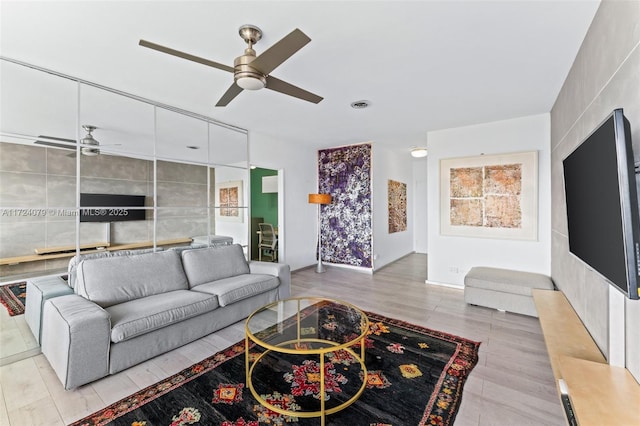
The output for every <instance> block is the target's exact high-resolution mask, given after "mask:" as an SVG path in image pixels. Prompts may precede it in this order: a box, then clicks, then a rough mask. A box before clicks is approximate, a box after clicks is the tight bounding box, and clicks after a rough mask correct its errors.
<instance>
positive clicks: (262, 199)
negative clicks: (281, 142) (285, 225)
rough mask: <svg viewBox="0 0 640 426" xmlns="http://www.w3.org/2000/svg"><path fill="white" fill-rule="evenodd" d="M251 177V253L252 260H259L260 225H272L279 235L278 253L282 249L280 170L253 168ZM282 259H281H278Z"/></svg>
mask: <svg viewBox="0 0 640 426" xmlns="http://www.w3.org/2000/svg"><path fill="white" fill-rule="evenodd" d="M250 177H251V229H250V244H251V249H250V251H249V254H250V259H251V260H258V259H259V250H258V242H259V241H260V235H259V232H258V231H259V229H258V224H259V223H270V224H272V225H273V228H274V230H275V231H276V235H278V251H279V252H280V253H282V250H281V247H280V231H281V226H279V225H280V223H279V217H280V208H279V206H280V203H281V196H280V188H281V183H280V177H279V173H278V170H273V169H265V168H261V167H255V168H252V169H251V171H250ZM278 258H280V257H278Z"/></svg>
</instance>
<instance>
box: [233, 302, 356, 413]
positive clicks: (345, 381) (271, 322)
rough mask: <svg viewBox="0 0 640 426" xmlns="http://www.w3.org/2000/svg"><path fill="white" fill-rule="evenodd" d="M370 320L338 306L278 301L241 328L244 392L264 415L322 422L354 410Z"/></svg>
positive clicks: (343, 305)
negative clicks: (331, 416)
mask: <svg viewBox="0 0 640 426" xmlns="http://www.w3.org/2000/svg"><path fill="white" fill-rule="evenodd" d="M368 332H369V320H368V319H367V316H366V314H365V313H364V312H362V311H361V310H360V309H358V308H357V307H355V306H353V305H351V304H349V303H346V302H342V301H339V300H331V299H326V298H319V297H318V298H316V297H300V298H291V299H286V300H279V301H277V302H273V303H271V304H269V305H266V306H264V307H262V308H260V309H258V310H257V311H255V312H254V313H252V314H251V315H250V316H249V318H247V321H246V323H245V348H246V351H245V366H246V376H247V377H246V380H247V386H248V387H249V389H250V390H251V393H252V394H253V396H254V397H255V398H256V400H257V401H258V402H259V403H260V404H261V405H262V406H263V407H266V408H267V409H268V410H272V411H273V412H275V413H278V414H280V415H284V416H290V417H291V418H295V417H303V418H309V417H321V424H322V425H324V424H325V416H326V415H327V414H333V413H336V412H338V411H340V410H342V409H344V408H346V407H348V406H349V405H351V404H353V403H354V402H355V401H356V400H357V399H358V398H359V397H360V395H361V394H362V392H363V391H364V389H365V387H366V384H367V369H366V367H365V338H366V336H367V335H368Z"/></svg>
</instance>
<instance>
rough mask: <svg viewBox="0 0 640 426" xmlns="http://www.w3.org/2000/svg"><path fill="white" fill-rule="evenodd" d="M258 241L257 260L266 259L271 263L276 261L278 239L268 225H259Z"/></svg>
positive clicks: (270, 225) (271, 226)
mask: <svg viewBox="0 0 640 426" xmlns="http://www.w3.org/2000/svg"><path fill="white" fill-rule="evenodd" d="M258 228H259V230H260V231H259V232H260V241H259V242H258V260H260V261H262V257H263V256H264V257H266V258H268V259H269V261H271V262H277V261H278V237H277V236H276V233H275V232H274V230H273V225H272V224H270V223H259V224H258Z"/></svg>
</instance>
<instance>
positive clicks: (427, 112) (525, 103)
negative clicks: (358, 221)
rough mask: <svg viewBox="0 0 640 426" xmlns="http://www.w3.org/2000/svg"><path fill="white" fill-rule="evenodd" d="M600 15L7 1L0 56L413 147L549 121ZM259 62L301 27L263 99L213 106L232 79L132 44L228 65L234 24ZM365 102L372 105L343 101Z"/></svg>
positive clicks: (311, 131) (305, 133)
mask: <svg viewBox="0 0 640 426" xmlns="http://www.w3.org/2000/svg"><path fill="white" fill-rule="evenodd" d="M598 5H599V2H598V1H595V0H570V1H564V0H547V1H544V0H532V1H517V0H511V1H506V0H505V1H481V0H470V1H453V0H450V1H412V2H406V1H376V2H374V1H367V2H365V1H346V2H345V1H341V2H337V1H284V2H274V1H254V2H248V1H233V2H223V1H199V2H187V1H154V2H151V1H137V2H136V1H119V2H115V1H110V2H108V1H104V2H98V1H70V2H59V1H46V2H26V1H15V2H14V1H5V0H2V1H1V2H0V16H1V18H0V19H1V21H0V27H1V29H0V37H1V39H0V55H2V56H3V57H6V58H12V59H16V60H20V61H24V62H28V63H31V64H33V65H37V66H40V67H44V68H48V69H51V70H54V71H57V72H61V73H64V74H68V75H71V76H73V77H77V78H80V79H84V80H87V81H91V82H94V83H98V84H101V85H105V86H108V87H113V88H116V89H119V90H121V91H124V92H128V93H131V94H134V95H137V96H141V97H144V98H147V99H150V100H153V101H157V102H160V103H164V104H168V105H173V106H176V107H178V108H182V109H185V110H188V111H191V112H195V113H198V114H202V115H205V116H208V117H211V118H213V119H216V120H219V121H223V122H226V123H229V124H232V125H235V126H238V127H241V128H244V129H248V130H249V131H250V132H260V133H264V134H268V135H271V136H275V137H276V138H280V139H283V140H286V141H291V142H296V143H302V144H308V145H309V146H313V147H327V146H336V145H341V144H348V143H355V142H363V141H375V142H379V143H382V144H385V145H389V146H396V147H398V148H401V149H405V148H406V149H408V148H409V147H411V146H419V145H424V144H425V141H426V133H427V131H429V130H435V129H443V128H449V127H457V126H464V125H469V124H475V123H483V122H490V121H495V120H502V119H508V118H513V117H519V116H524V115H530V114H538V113H544V112H548V111H550V109H551V107H552V105H553V103H554V101H555V99H556V97H557V94H558V92H559V90H560V88H561V86H562V83H563V81H564V79H565V77H566V75H567V73H568V71H569V69H570V67H571V64H572V62H573V60H574V58H575V55H576V53H577V51H578V49H579V47H580V44H581V43H582V40H583V38H584V36H585V34H586V31H587V29H588V27H589V24H590V23H591V21H592V19H593V16H594V14H595V11H596V10H597V7H598ZM243 24H253V25H257V26H258V27H260V28H261V29H262V31H263V33H264V34H263V38H262V40H261V41H260V42H259V43H257V45H256V46H255V49H256V51H257V53H258V54H260V53H261V52H263V51H264V50H265V49H266V48H268V47H269V46H271V45H272V44H273V43H275V42H276V41H278V40H279V39H280V38H282V37H284V36H285V35H286V34H288V33H289V32H290V31H292V30H293V29H294V28H300V29H301V30H302V31H304V32H305V33H306V34H307V35H308V36H309V37H310V38H311V39H312V41H311V42H310V43H309V44H307V45H306V46H305V47H304V48H302V49H301V50H300V51H298V52H297V53H296V54H295V55H293V56H292V57H291V58H290V59H289V60H287V61H286V62H285V63H284V64H282V65H281V66H280V67H278V68H277V69H276V70H275V71H273V73H272V74H273V76H275V77H277V78H279V79H282V80H285V81H287V82H289V83H291V84H294V85H296V86H300V87H302V88H304V89H306V90H309V91H311V92H313V93H316V94H319V95H320V96H323V97H324V100H323V101H322V102H320V103H319V104H317V105H316V104H312V103H309V102H305V101H301V100H298V99H295V98H291V97H288V96H285V95H282V94H280V93H276V92H273V91H270V90H260V91H257V92H250V91H244V92H243V93H241V94H240V95H239V96H238V97H237V98H236V99H234V100H233V101H232V102H231V103H230V104H229V105H228V106H227V107H224V108H219V107H215V106H214V105H215V103H216V101H217V100H218V98H220V96H222V94H223V93H224V92H225V91H226V90H227V88H228V87H229V86H230V84H231V83H232V81H233V76H232V74H230V73H227V72H224V71H221V70H218V69H214V68H209V67H206V66H204V65H201V64H198V63H193V62H189V61H186V60H184V59H180V58H176V57H173V56H169V55H166V54H162V53H159V52H156V51H153V50H150V49H146V48H143V47H140V46H138V41H139V39H141V38H143V39H146V40H149V41H152V42H155V43H158V44H162V45H165V46H168V47H172V48H175V49H178V50H182V51H185V52H188V53H191V54H194V55H198V56H202V57H205V58H208V59H211V60H213V61H216V62H221V63H224V64H227V65H230V66H233V59H234V58H235V57H236V56H239V55H241V54H242V52H243V49H244V48H245V43H244V41H243V40H242V39H241V38H240V37H239V36H238V27H239V26H240V25H243ZM362 99H366V100H369V101H371V107H369V108H368V109H364V110H355V109H352V108H351V107H350V103H351V102H353V101H357V100H362Z"/></svg>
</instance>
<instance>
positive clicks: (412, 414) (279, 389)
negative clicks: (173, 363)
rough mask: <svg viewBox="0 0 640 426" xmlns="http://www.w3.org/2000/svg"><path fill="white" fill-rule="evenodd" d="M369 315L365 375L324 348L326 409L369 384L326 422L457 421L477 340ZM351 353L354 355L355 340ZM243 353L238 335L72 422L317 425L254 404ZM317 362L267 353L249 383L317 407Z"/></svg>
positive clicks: (328, 321)
mask: <svg viewBox="0 0 640 426" xmlns="http://www.w3.org/2000/svg"><path fill="white" fill-rule="evenodd" d="M367 316H368V318H369V322H370V327H369V328H370V329H369V331H368V336H367V337H366V340H365V342H366V355H365V361H366V369H367V374H366V377H363V376H364V375H363V371H362V368H361V367H360V364H359V362H357V361H356V360H355V359H354V357H353V356H352V355H351V354H350V353H349V352H347V351H345V350H341V351H337V352H334V353H331V354H328V355H327V356H326V358H325V395H326V396H325V404H326V407H327V408H328V409H329V408H331V407H332V406H336V405H339V404H341V403H342V402H344V401H347V400H348V399H349V398H350V397H351V396H352V395H354V392H357V390H358V389H360V387H361V386H362V383H363V382H362V381H363V380H365V381H366V388H365V390H364V391H363V393H362V395H360V397H359V399H357V400H356V401H355V403H353V404H352V405H349V406H348V407H346V408H344V409H343V410H341V411H338V412H337V413H335V414H330V415H327V416H326V424H327V425H349V426H370V425H372V426H385V425H394V426H409V425H451V424H453V422H454V419H455V416H456V412H457V410H458V408H459V406H460V402H461V399H462V390H463V385H464V382H465V380H466V378H467V376H468V375H469V373H470V372H471V370H472V369H473V367H474V366H475V365H476V363H477V361H478V348H479V346H480V343H479V342H474V341H471V340H467V339H464V338H461V337H457V336H453V335H450V334H446V333H442V332H439V331H434V330H430V329H427V328H424V327H420V326H417V325H412V324H408V323H406V322H403V321H399V320H395V319H391V318H386V317H384V316H381V315H377V314H374V313H367ZM313 318H314V319H315V323H311V324H303V325H305V326H308V327H320V328H322V327H325V328H331V327H332V326H333V324H335V322H336V321H337V322H339V318H337V319H336V318H335V317H334V315H330V316H329V317H327V318H324V319H323V318H322V317H321V316H320V317H318V316H314V317H313ZM318 318H320V320H318ZM303 329H304V328H303ZM353 349H354V350H355V348H353ZM249 351H250V352H249V353H250V356H251V357H252V359H255V358H256V357H258V356H259V355H260V353H261V351H262V349H261V348H259V347H258V346H251V347H250V348H249ZM355 351H356V353H359V352H358V351H359V347H358V349H357V350H355ZM244 352H245V343H244V341H241V342H239V343H237V344H235V345H233V346H231V347H229V348H227V349H226V350H224V351H222V352H218V353H216V354H215V355H213V356H211V357H209V358H207V359H205V360H203V361H201V362H199V363H197V364H194V365H192V366H191V367H189V368H187V369H185V370H183V371H181V372H180V373H178V374H175V375H174V376H172V377H170V378H168V379H165V380H163V381H161V382H159V383H156V384H154V385H152V386H149V387H148V388H146V389H144V390H142V391H139V392H137V393H135V394H134V395H131V396H129V397H127V398H124V399H122V400H120V401H118V402H116V403H114V404H112V405H110V406H108V407H106V408H104V409H102V410H100V411H99V412H97V413H94V414H92V415H90V416H88V417H86V418H84V419H82V420H79V421H77V422H75V423H73V425H72V426H79V425H106V424H109V425H127V426H155V425H172V426H178V425H192V424H195V425H221V426H258V425H284V424H286V425H320V419H319V418H317V417H316V418H303V417H298V416H295V415H284V414H278V413H276V412H274V411H271V410H270V409H268V408H265V407H263V406H262V405H260V404H259V403H258V402H257V401H256V399H255V398H254V397H253V395H252V394H251V392H250V389H249V388H248V386H247V383H246V377H245V355H244ZM319 365H320V362H319V359H318V355H300V354H274V353H273V352H269V353H268V354H267V355H266V356H264V357H263V358H262V359H261V360H260V361H259V363H258V364H256V368H255V369H254V375H253V376H252V377H253V380H252V383H253V386H254V389H255V390H256V392H258V393H259V394H260V395H261V397H262V398H264V399H265V400H266V401H268V402H269V403H271V404H273V405H274V406H276V407H280V408H283V409H286V410H289V411H300V410H314V409H318V410H319V404H320V386H319V377H320V374H319V373H320V368H319ZM314 404H315V405H314Z"/></svg>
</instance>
